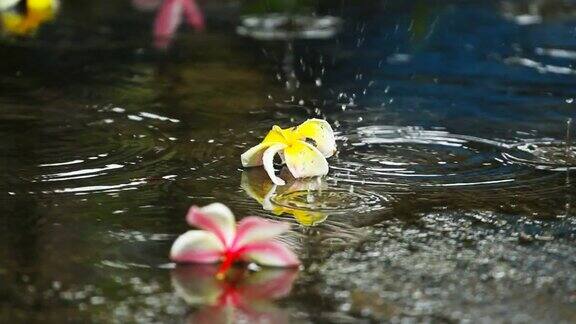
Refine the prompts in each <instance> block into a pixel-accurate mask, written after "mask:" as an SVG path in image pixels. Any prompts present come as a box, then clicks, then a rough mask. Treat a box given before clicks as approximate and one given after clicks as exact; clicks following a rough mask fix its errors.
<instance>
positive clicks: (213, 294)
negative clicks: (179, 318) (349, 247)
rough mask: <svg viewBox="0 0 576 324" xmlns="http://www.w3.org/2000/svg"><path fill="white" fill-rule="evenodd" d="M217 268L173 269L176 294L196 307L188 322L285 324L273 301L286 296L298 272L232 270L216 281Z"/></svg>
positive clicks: (283, 316)
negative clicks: (196, 309)
mask: <svg viewBox="0 0 576 324" xmlns="http://www.w3.org/2000/svg"><path fill="white" fill-rule="evenodd" d="M217 272H218V267H217V266H216V265H193V266H178V267H177V268H176V269H174V270H172V273H171V276H172V284H173V286H174V289H175V291H176V294H177V295H178V296H180V297H181V298H182V299H184V300H185V301H186V303H188V304H189V305H191V306H195V307H198V311H196V312H193V313H192V314H190V315H189V316H188V318H187V321H188V322H189V323H234V322H237V321H243V322H248V323H288V314H287V313H286V312H284V311H283V310H282V309H280V308H278V307H276V306H275V305H274V303H273V301H274V300H276V299H279V298H282V297H286V296H287V295H288V294H289V293H290V291H291V289H292V284H293V282H294V280H295V279H296V277H297V274H298V269H295V268H291V269H280V268H267V269H262V270H259V271H256V272H254V271H250V270H248V269H246V268H233V269H232V270H231V271H230V272H229V273H228V275H227V276H226V277H225V278H224V279H222V280H219V279H217V278H216V276H215V274H216V273H217Z"/></svg>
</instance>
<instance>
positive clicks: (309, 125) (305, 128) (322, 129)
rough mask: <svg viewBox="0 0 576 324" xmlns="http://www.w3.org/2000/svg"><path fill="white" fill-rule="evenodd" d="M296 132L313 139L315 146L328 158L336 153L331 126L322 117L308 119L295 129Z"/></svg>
mask: <svg viewBox="0 0 576 324" xmlns="http://www.w3.org/2000/svg"><path fill="white" fill-rule="evenodd" d="M296 131H297V132H298V134H300V135H301V136H304V137H306V138H309V139H311V140H313V141H314V142H315V143H316V148H317V149H318V150H319V151H320V152H321V153H322V155H324V157H326V158H329V157H331V156H332V155H334V153H336V139H335V137H334V131H333V130H332V126H330V124H328V122H327V121H325V120H323V119H308V120H307V121H305V122H303V123H302V124H300V125H299V126H298V128H297V129H296Z"/></svg>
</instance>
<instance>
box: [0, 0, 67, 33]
mask: <svg viewBox="0 0 576 324" xmlns="http://www.w3.org/2000/svg"><path fill="white" fill-rule="evenodd" d="M15 5H16V2H15V1H2V0H0V11H3V12H2V13H0V22H1V23H2V29H3V30H4V31H5V32H6V33H8V34H12V35H17V36H26V35H30V34H32V33H34V32H35V31H36V30H37V29H38V28H39V27H40V26H41V25H42V24H43V23H45V22H47V21H50V20H52V19H53V18H54V15H55V13H56V11H57V10H58V7H59V1H57V0H27V1H25V6H24V8H23V10H22V11H21V10H20V9H19V8H17V7H16V6H15ZM5 10H6V11H5Z"/></svg>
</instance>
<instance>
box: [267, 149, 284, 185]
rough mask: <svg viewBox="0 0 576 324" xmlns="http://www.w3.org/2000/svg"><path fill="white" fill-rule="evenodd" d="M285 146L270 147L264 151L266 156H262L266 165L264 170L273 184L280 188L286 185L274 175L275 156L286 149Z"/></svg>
mask: <svg viewBox="0 0 576 324" xmlns="http://www.w3.org/2000/svg"><path fill="white" fill-rule="evenodd" d="M285 148H286V145H285V144H274V145H272V146H270V147H269V148H268V149H267V150H266V151H264V155H263V156H262V162H263V163H264V169H265V170H266V173H268V176H269V177H270V179H272V182H274V183H275V184H277V185H279V186H283V185H284V184H286V182H284V180H282V179H280V178H278V177H277V176H276V174H275V173H274V156H275V155H276V154H277V153H278V152H279V151H281V150H283V149H285Z"/></svg>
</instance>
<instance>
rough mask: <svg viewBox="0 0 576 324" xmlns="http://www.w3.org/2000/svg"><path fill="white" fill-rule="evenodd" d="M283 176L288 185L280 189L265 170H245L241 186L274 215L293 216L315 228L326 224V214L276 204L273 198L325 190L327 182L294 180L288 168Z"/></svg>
mask: <svg viewBox="0 0 576 324" xmlns="http://www.w3.org/2000/svg"><path fill="white" fill-rule="evenodd" d="M281 176H282V178H284V179H287V181H286V185H285V186H280V187H278V186H276V185H275V184H274V183H273V182H272V180H271V179H270V177H268V174H267V173H266V171H264V170H263V169H250V170H244V171H243V172H242V182H241V186H242V189H244V191H245V192H246V193H247V194H248V195H249V196H250V197H252V198H253V199H255V200H256V201H258V202H259V203H260V204H261V205H262V207H263V208H264V209H265V210H268V211H271V212H272V213H273V214H274V215H278V216H280V215H284V214H288V215H292V216H293V217H294V218H295V219H296V221H298V223H300V224H301V225H304V226H315V225H318V224H320V223H322V222H324V221H325V220H326V218H327V217H328V215H327V214H326V213H324V212H320V211H314V210H310V209H307V208H294V207H290V206H286V205H279V204H277V203H275V202H274V200H273V198H274V197H275V196H276V195H278V194H288V193H294V192H305V191H314V190H323V189H326V187H327V185H326V182H325V181H324V180H323V179H322V178H315V179H311V178H308V179H294V178H293V177H292V176H291V175H290V172H288V171H287V170H286V168H284V169H283V170H282V172H281Z"/></svg>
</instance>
